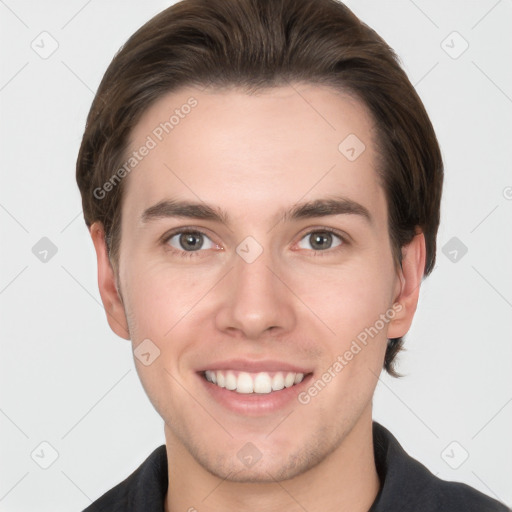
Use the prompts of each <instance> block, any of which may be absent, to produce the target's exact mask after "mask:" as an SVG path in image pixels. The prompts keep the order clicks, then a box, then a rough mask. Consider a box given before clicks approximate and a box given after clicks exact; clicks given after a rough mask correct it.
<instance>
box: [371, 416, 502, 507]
mask: <svg viewBox="0 0 512 512" xmlns="http://www.w3.org/2000/svg"><path fill="white" fill-rule="evenodd" d="M373 441H374V452H375V463H376V466H377V471H378V473H379V477H380V480H381V484H382V485H381V490H380V493H379V495H378V497H377V499H376V501H375V503H374V506H373V507H372V509H371V511H370V512H381V511H382V512H383V511H387V510H394V511H395V510H396V511H404V512H405V511H409V510H414V511H415V512H458V511H464V512H509V509H508V508H507V507H505V505H503V504H501V503H500V502H498V501H496V500H494V499H492V498H490V497H489V496H486V495H485V494H483V493H481V492H480V491H477V490H476V489H473V488H472V487H470V486H469V485H466V484H462V483H459V482H447V481H445V480H441V479H440V478H438V477H436V476H435V475H433V474H432V473H431V472H430V471H429V470H428V469H427V468H426V467H425V466H423V464H421V463H420V462H418V461H417V460H415V459H413V458H412V457H411V456H410V455H408V454H407V453H406V451H405V450H404V449H403V448H402V446H401V445H400V443H399V442H398V441H397V440H396V439H395V437H394V436H393V435H392V434H391V433H390V432H389V431H388V430H387V429H385V428H384V427H383V426H382V425H379V424H378V423H376V422H374V424H373Z"/></svg>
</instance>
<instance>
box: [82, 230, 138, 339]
mask: <svg viewBox="0 0 512 512" xmlns="http://www.w3.org/2000/svg"><path fill="white" fill-rule="evenodd" d="M89 232H90V234H91V238H92V241H93V244H94V249H95V250H96V259H97V262H98V287H99V290H100V296H101V301H102V302H103V307H104V308H105V313H106V314H107V320H108V323H109V325H110V328H111V329H112V330H113V331H114V332H115V333H116V334H117V335H118V336H120V337H121V338H124V339H126V340H129V339H130V333H129V331H128V323H127V321H126V314H125V311H124V306H123V303H122V300H121V297H120V294H119V292H118V288H117V279H116V275H115V272H114V269H113V268H112V264H111V263H110V259H109V257H108V250H107V244H106V242H105V231H104V229H103V226H102V224H101V223H100V222H95V223H94V224H93V225H92V226H91V227H90V229H89Z"/></svg>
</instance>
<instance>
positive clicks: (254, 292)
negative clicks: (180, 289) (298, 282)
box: [216, 251, 296, 340]
mask: <svg viewBox="0 0 512 512" xmlns="http://www.w3.org/2000/svg"><path fill="white" fill-rule="evenodd" d="M273 267H274V268H273ZM279 274H280V273H279V272H278V271H277V270H276V268H275V265H272V261H271V257H270V256H269V255H268V254H267V253H266V252H265V251H264V252H263V253H262V254H261V255H260V256H259V257H258V258H257V259H256V260H255V261H252V262H247V261H245V260H244V259H243V258H242V257H239V256H238V255H235V256H234V268H233V269H232V270H231V272H229V274H228V275H227V276H226V279H224V280H223V282H222V288H221V289H219V290H218V292H220V293H221V294H222V299H221V300H220V301H219V308H218V310H217V314H216V326H217V328H218V329H219V330H221V331H223V332H227V333H229V334H230V335H232V336H240V337H243V338H246V339H251V340H257V339H259V338H261V337H262V336H266V335H268V334H270V333H271V332H272V333H274V335H277V334H282V333H284V332H287V331H290V330H292V329H293V328H294V326H295V323H296V315H295V309H294V303H293V301H294V295H293V293H292V292H291V291H290V289H289V288H288V287H287V286H286V283H285V282H284V281H283V279H282V278H281V277H280V276H279Z"/></svg>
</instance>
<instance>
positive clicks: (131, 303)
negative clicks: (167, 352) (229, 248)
mask: <svg viewBox="0 0 512 512" xmlns="http://www.w3.org/2000/svg"><path fill="white" fill-rule="evenodd" d="M126 270H127V271H126V272H125V286H124V288H125V290H126V296H127V300H126V301H125V306H126V309H127V316H128V317H129V319H130V320H129V321H130V332H131V333H132V334H135V335H136V336H137V337H138V338H141V337H142V338H146V337H149V338H151V337H154V338H155V339H161V340H164V339H165V338H167V337H168V335H169V332H170V331H171V330H172V329H173V326H174V325H176V324H177V323H178V322H181V321H182V320H183V319H185V318H186V317H187V316H188V315H189V314H190V313H191V311H192V310H193V309H194V308H195V306H196V304H197V303H198V300H199V299H200V298H201V297H202V296H203V295H204V294H205V293H206V291H207V290H208V283H209V282H210V281H211V279H212V276H211V275H210V276H209V277H208V276H204V275H202V274H201V273H200V272H197V270H194V269H186V268H185V267H184V266H183V267H180V268H179V269H176V268H169V267H168V266H164V265H161V264H154V265H148V264H147V262H143V261H141V262H137V261H135V260H134V261H132V262H131V263H130V266H129V267H126ZM210 287H211V285H210ZM134 341H135V340H134Z"/></svg>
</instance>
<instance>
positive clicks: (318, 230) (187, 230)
mask: <svg viewBox="0 0 512 512" xmlns="http://www.w3.org/2000/svg"><path fill="white" fill-rule="evenodd" d="M186 233H192V234H194V235H195V234H200V235H203V236H206V237H208V238H210V237H209V236H208V235H207V234H206V233H204V232H203V231H201V230H200V229H193V228H179V229H176V230H174V231H171V232H170V233H166V234H165V235H164V236H163V237H162V239H161V240H162V244H164V245H165V246H166V249H167V250H169V251H170V252H172V253H173V254H177V255H178V256H180V257H181V258H186V259H188V258H194V257H197V256H198V253H201V252H204V251H201V250H198V251H179V250H176V249H174V247H171V246H170V245H169V240H170V239H171V238H172V237H174V236H176V235H183V234H186ZM313 233H331V234H333V235H335V236H337V237H338V238H339V239H340V240H341V244H340V245H338V246H336V247H334V248H332V249H326V250H324V251H314V250H311V252H312V253H313V257H314V258H317V257H323V256H325V253H327V254H328V255H330V254H332V253H333V252H337V251H338V250H340V249H342V248H343V247H344V246H346V245H348V244H349V242H348V239H347V236H346V235H344V234H342V233H340V232H339V231H337V230H336V229H333V228H327V227H325V228H315V229H312V230H310V231H307V232H306V233H304V235H302V236H301V237H300V239H299V241H300V240H302V239H303V238H305V237H307V236H309V235H312V234H313Z"/></svg>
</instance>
